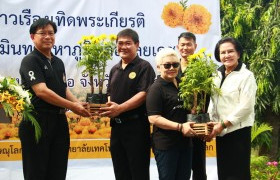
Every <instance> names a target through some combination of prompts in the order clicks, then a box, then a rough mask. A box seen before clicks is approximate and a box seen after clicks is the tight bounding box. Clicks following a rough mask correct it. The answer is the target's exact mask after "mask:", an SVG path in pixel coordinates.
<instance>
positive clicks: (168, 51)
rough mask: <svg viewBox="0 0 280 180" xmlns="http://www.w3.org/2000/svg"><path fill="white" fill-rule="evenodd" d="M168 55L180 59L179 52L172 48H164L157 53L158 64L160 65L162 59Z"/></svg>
mask: <svg viewBox="0 0 280 180" xmlns="http://www.w3.org/2000/svg"><path fill="white" fill-rule="evenodd" d="M167 56H174V57H176V58H177V59H178V61H180V56H179V55H178V53H177V52H176V51H175V50H174V49H172V48H163V49H161V50H160V51H159V52H158V53H157V55H156V64H157V66H159V65H160V64H161V63H162V59H163V58H165V57H167Z"/></svg>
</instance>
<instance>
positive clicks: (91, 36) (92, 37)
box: [87, 34, 95, 40]
mask: <svg viewBox="0 0 280 180" xmlns="http://www.w3.org/2000/svg"><path fill="white" fill-rule="evenodd" d="M87 37H88V40H92V39H94V37H95V36H94V35H93V34H92V35H89V36H87Z"/></svg>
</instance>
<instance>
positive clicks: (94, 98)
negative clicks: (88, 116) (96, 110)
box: [86, 93, 108, 104]
mask: <svg viewBox="0 0 280 180" xmlns="http://www.w3.org/2000/svg"><path fill="white" fill-rule="evenodd" d="M86 101H87V102H88V103H90V104H106V102H107V101H108V100H107V94H91V93H88V94H87V97H86Z"/></svg>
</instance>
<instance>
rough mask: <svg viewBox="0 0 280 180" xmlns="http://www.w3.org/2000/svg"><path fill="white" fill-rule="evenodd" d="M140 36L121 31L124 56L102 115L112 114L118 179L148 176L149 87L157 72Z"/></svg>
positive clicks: (144, 179) (113, 72)
mask: <svg viewBox="0 0 280 180" xmlns="http://www.w3.org/2000/svg"><path fill="white" fill-rule="evenodd" d="M138 47H139V37H138V34H137V32H135V31H134V30H132V29H124V30H122V31H121V32H119V33H118V35H117V50H118V53H119V55H120V57H121V58H122V59H121V61H120V62H119V63H118V64H116V65H115V66H114V67H113V68H112V69H111V72H110V76H109V84H108V96H109V98H108V103H107V105H108V107H106V108H102V109H103V110H106V112H104V113H103V114H102V115H106V116H109V117H111V126H112V131H111V141H110V149H111V156H112V161H113V166H114V172H115V177H116V180H132V179H133V180H148V179H149V165H150V124H149V121H148V118H147V115H146V107H145V99H146V91H147V89H148V88H149V86H150V85H151V84H152V83H153V82H154V79H155V72H154V70H153V68H152V66H151V65H150V63H148V62H147V61H145V60H143V59H141V58H140V57H138V55H137V49H138Z"/></svg>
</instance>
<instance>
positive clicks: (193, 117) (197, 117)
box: [187, 113, 210, 123]
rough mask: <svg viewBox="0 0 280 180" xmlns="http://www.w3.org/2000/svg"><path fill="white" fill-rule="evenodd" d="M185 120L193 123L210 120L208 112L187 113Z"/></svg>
mask: <svg viewBox="0 0 280 180" xmlns="http://www.w3.org/2000/svg"><path fill="white" fill-rule="evenodd" d="M187 121H188V122H195V123H207V122H209V121H210V117H209V114H208V113H201V114H187Z"/></svg>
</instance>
